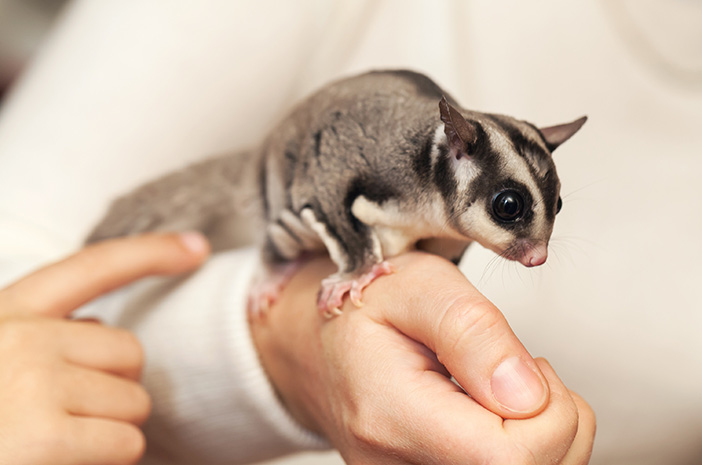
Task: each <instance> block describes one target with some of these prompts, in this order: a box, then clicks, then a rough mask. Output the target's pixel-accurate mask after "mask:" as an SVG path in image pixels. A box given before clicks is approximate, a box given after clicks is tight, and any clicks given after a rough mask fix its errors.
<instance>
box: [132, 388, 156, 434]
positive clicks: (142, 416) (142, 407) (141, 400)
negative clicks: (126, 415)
mask: <svg viewBox="0 0 702 465" xmlns="http://www.w3.org/2000/svg"><path fill="white" fill-rule="evenodd" d="M132 386H133V387H132V392H131V393H130V394H129V397H130V401H131V404H132V405H133V406H134V419H133V422H134V424H136V425H141V424H143V423H144V422H145V421H146V419H147V418H148V417H149V415H150V414H151V409H152V407H153V405H152V401H151V396H150V395H149V393H148V392H147V391H146V389H145V388H144V387H143V386H142V385H141V384H137V383H134V384H133V385H132Z"/></svg>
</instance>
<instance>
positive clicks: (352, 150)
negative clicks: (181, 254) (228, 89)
mask: <svg viewBox="0 0 702 465" xmlns="http://www.w3.org/2000/svg"><path fill="white" fill-rule="evenodd" d="M444 96H446V98H447V101H448V103H449V104H450V105H456V103H455V101H454V100H453V99H452V98H451V97H450V96H448V94H446V92H444V91H443V90H442V89H441V88H439V87H438V86H437V85H436V84H435V83H434V82H433V81H431V80H430V79H429V78H427V77H426V76H423V75H421V74H418V73H414V72H411V71H383V72H371V73H366V74H362V75H360V76H356V77H352V78H349V79H345V80H341V81H337V82H334V83H332V84H330V85H328V86H326V87H324V88H322V89H321V90H320V91H318V92H317V93H315V94H313V95H312V96H311V97H309V98H308V99H306V100H304V101H303V102H301V103H300V104H299V105H298V106H297V107H296V108H294V109H293V111H292V112H291V114H290V115H289V116H288V117H287V118H285V119H284V120H283V121H282V122H281V123H280V124H279V125H278V126H277V127H276V128H274V129H273V131H272V132H271V133H270V135H269V136H268V137H267V138H266V139H265V140H264V141H263V142H262V143H261V145H260V146H259V147H257V148H256V149H254V150H251V151H250V152H247V153H242V154H237V155H235V156H231V155H230V156H222V157H218V158H213V159H210V160H207V161H204V162H202V163H200V164H197V165H193V166H191V167H188V168H185V169H184V170H181V171H179V172H176V173H174V174H171V175H168V176H166V177H164V178H161V179H159V180H156V181H154V182H152V183H149V184H147V185H145V186H143V187H141V188H139V189H138V190H136V191H135V192H133V193H131V194H128V195H127V196H125V197H122V198H121V199H119V200H117V201H116V202H114V204H113V205H112V207H111V208H110V210H109V212H108V214H107V216H106V217H105V219H103V221H102V222H101V223H100V224H99V225H98V226H97V227H96V228H95V230H94V231H93V233H92V234H91V235H90V237H89V238H88V242H94V241H97V240H101V239H105V238H108V237H115V236H121V235H128V234H136V233H141V232H145V231H153V230H158V231H162V230H185V229H198V230H201V231H203V232H205V233H206V234H208V235H211V236H212V235H214V234H215V231H217V230H220V231H221V230H222V228H221V225H222V224H223V223H224V222H227V221H228V222H230V223H231V222H232V220H233V221H234V222H238V223H241V222H246V223H247V224H252V222H251V221H249V220H250V219H251V218H255V219H258V220H261V221H260V222H253V224H258V225H259V228H265V231H266V234H265V238H264V240H262V241H261V244H262V247H263V255H264V260H265V261H266V262H267V263H269V264H272V263H275V262H282V261H288V260H291V259H293V258H294V257H295V256H298V255H299V254H301V253H303V252H305V251H309V250H315V249H320V248H322V246H323V247H324V248H326V249H327V250H329V251H330V253H331V256H332V258H333V259H334V260H335V262H336V263H337V265H338V266H339V274H343V275H349V276H354V275H358V274H360V273H363V272H365V271H367V270H368V269H369V267H371V266H372V265H373V264H376V263H379V262H380V261H382V260H383V259H384V258H386V257H385V256H384V255H387V253H384V252H383V250H386V251H389V250H393V251H394V253H397V252H398V251H402V250H406V249H407V248H410V247H412V246H414V244H415V243H417V242H418V241H419V240H423V239H432V240H431V241H423V243H426V244H431V247H428V248H429V249H430V250H432V251H437V252H439V253H442V252H441V251H442V250H444V251H446V252H443V254H446V255H447V258H451V259H455V258H456V255H460V253H462V251H463V250H464V249H465V247H467V246H468V245H469V244H470V242H471V241H473V240H478V241H479V242H481V243H482V244H483V245H484V246H486V247H488V248H491V249H493V250H496V251H497V252H498V253H504V252H505V250H506V249H507V248H508V247H509V246H511V245H512V246H513V244H514V243H515V241H518V240H521V241H524V240H533V241H541V242H543V241H546V242H547V241H548V236H550V232H551V230H552V227H553V220H554V217H555V209H556V202H557V199H558V191H559V189H560V184H559V182H558V177H557V175H556V171H555V166H554V164H553V161H552V159H551V154H550V151H549V148H548V146H547V141H545V139H544V137H543V135H542V134H540V133H539V131H538V130H537V129H536V128H535V127H534V126H532V125H530V124H528V123H525V122H520V121H518V120H515V119H513V118H510V117H506V116H498V115H488V114H483V113H478V112H474V111H468V110H463V109H460V113H451V114H452V115H462V116H463V117H464V118H465V119H466V120H467V121H468V122H469V125H470V128H471V130H475V131H476V134H477V136H476V138H474V139H473V140H471V141H469V142H470V144H468V142H466V141H463V140H461V139H460V138H454V142H453V143H454V144H459V143H464V144H467V145H466V146H465V147H463V146H460V147H459V146H452V147H449V146H448V145H449V144H450V143H451V142H450V141H449V140H447V138H446V137H445V136H444V135H443V130H444V129H445V127H444V123H443V122H442V121H441V118H440V112H439V106H438V105H439V101H440V100H441V99H442V97H444ZM447 111H448V110H447ZM451 111H452V112H453V111H458V110H457V109H455V108H453V107H452V108H451ZM578 128H579V126H578ZM566 129H567V128H566ZM575 130H577V129H575ZM566 132H567V131H566ZM557 135H558V137H559V140H560V139H564V131H563V130H562V129H561V130H560V131H559V132H558V134H557ZM565 135H566V136H567V134H565ZM571 135H572V134H571ZM568 137H569V136H568ZM565 138H567V137H565ZM468 145H470V146H468ZM525 151H526V152H525ZM457 153H462V155H463V157H460V156H457ZM457 158H458V159H457ZM520 159H522V160H525V161H524V163H523V164H524V166H525V167H529V168H524V169H523V170H521V168H520V167H521V166H522V165H521V164H520V163H522V162H520V161H519V160H520ZM461 163H463V164H461ZM515 167H517V168H515ZM520 170H521V171H520ZM522 171H523V172H522ZM520 173H521V174H520ZM545 173H548V174H547V175H545ZM544 175H545V176H544ZM461 176H463V177H461ZM524 178H527V179H524ZM512 185H518V186H522V188H524V189H527V190H529V191H530V193H528V195H530V196H531V197H534V198H537V197H538V199H539V201H540V202H542V203H546V204H547V205H545V207H543V206H542V207H536V205H537V204H536V202H535V201H534V202H532V203H533V205H529V208H530V209H531V211H530V214H529V215H525V217H524V220H523V221H520V222H519V224H516V223H515V224H510V225H501V224H497V226H496V227H497V228H498V229H497V231H498V232H499V234H498V235H501V236H504V237H503V238H501V239H500V241H497V239H495V240H494V241H493V239H492V237H493V236H496V235H495V234H494V231H493V229H491V228H493V226H495V225H494V224H493V225H492V226H485V224H487V223H486V221H485V218H489V217H490V214H489V212H488V214H486V213H485V211H487V210H490V209H491V207H490V205H489V203H490V202H491V201H492V198H493V197H494V194H495V193H496V192H497V191H498V190H499V189H500V188H502V187H503V186H507V187H508V186H512ZM529 186H533V187H529ZM303 211H307V213H305V214H304V215H303V214H302V212H303ZM479 211H480V212H479ZM539 212H541V213H539ZM492 222H493V223H499V222H497V221H494V219H493V221H492ZM488 223H489V221H488ZM486 228H487V229H486ZM259 231H261V229H259ZM258 236H263V235H261V234H260V233H259V234H258ZM442 241H443V242H445V245H443V246H442V244H441V243H442ZM496 241H497V242H496ZM226 242H227V241H226V240H225V241H224V242H222V241H219V244H221V245H217V244H215V246H216V247H217V248H224V247H229V246H231V245H233V244H231V243H226ZM498 242H499V243H498ZM448 255H451V256H448ZM507 256H508V257H510V258H514V257H511V256H510V255H507Z"/></svg>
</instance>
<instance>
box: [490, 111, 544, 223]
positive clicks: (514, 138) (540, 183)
mask: <svg viewBox="0 0 702 465" xmlns="http://www.w3.org/2000/svg"><path fill="white" fill-rule="evenodd" d="M487 116H488V117H489V118H490V119H491V120H492V121H494V122H495V124H497V125H498V127H499V128H500V129H501V130H502V131H504V133H505V134H506V135H507V137H508V138H509V140H510V141H511V142H512V145H513V146H514V149H515V151H516V153H517V154H518V155H519V156H521V157H522V158H524V160H525V161H526V165H527V167H528V169H529V173H530V175H531V176H532V178H533V179H534V182H535V183H536V185H537V187H538V189H539V192H540V193H541V197H542V198H543V201H544V202H545V203H546V205H544V210H545V212H546V215H545V216H546V219H547V220H549V221H553V219H554V217H555V207H556V202H557V201H558V175H557V174H556V168H555V165H554V163H553V158H552V157H551V154H550V153H549V152H547V151H546V150H544V148H543V147H542V146H541V145H540V144H539V143H538V142H536V141H535V140H533V139H532V138H530V137H528V136H527V135H525V134H524V132H523V131H522V130H521V128H519V127H518V126H517V125H515V123H514V121H512V120H511V118H508V117H505V116H502V115H487ZM522 123H524V124H526V125H527V126H529V127H530V128H533V129H534V131H535V132H534V135H535V136H536V137H540V138H541V139H542V140H543V136H542V135H541V132H540V131H539V130H538V129H537V128H536V127H534V125H532V124H531V123H528V122H526V121H523V122H522ZM530 157H532V158H533V159H534V160H539V161H540V162H542V163H543V165H544V167H545V168H546V169H545V171H542V172H539V171H537V169H536V168H535V167H534V166H533V165H532V163H531V161H530V159H529V158H530ZM537 163H538V162H537Z"/></svg>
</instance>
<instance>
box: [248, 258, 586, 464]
mask: <svg viewBox="0 0 702 465" xmlns="http://www.w3.org/2000/svg"><path fill="white" fill-rule="evenodd" d="M390 261H391V262H392V263H393V265H394V266H395V267H396V270H397V271H396V272H395V273H394V274H392V275H390V276H384V277H381V278H379V279H378V280H376V281H375V282H374V283H373V284H372V285H370V286H369V287H368V288H367V289H366V290H365V292H364V295H363V298H364V305H363V307H362V308H360V309H357V308H355V307H354V306H353V305H351V304H349V303H348V302H347V303H346V304H345V306H344V307H343V310H344V312H343V314H342V315H341V316H338V317H335V318H333V319H331V320H324V319H322V318H320V317H319V315H318V312H317V311H316V308H315V306H314V302H315V297H316V293H317V292H318V289H319V282H320V280H321V279H322V278H324V277H325V276H328V275H329V274H330V272H331V271H333V269H334V267H333V265H332V264H331V263H330V262H329V261H328V260H315V261H312V262H310V263H308V264H306V265H305V266H304V267H303V268H302V269H301V271H300V272H298V273H297V274H296V275H295V277H294V278H293V279H292V281H291V282H290V283H289V285H288V286H287V287H286V289H285V290H284V292H283V295H282V296H281V299H280V301H278V303H277V304H276V305H275V306H274V307H273V308H272V309H271V310H270V311H269V312H268V313H267V314H266V315H265V317H263V318H255V319H253V320H252V321H251V322H250V324H251V329H252V334H253V337H254V341H255V343H256V345H257V347H258V350H259V353H260V356H261V359H262V363H263V365H264V368H265V369H266V370H267V372H268V375H269V377H270V378H271V380H272V382H273V384H274V385H275V386H276V387H277V389H278V393H279V396H280V398H281V400H282V401H283V403H284V404H285V405H286V406H287V408H288V409H289V410H290V412H291V413H292V415H293V416H294V417H295V418H296V419H297V420H298V421H299V422H300V423H302V424H303V425H305V426H306V427H307V428H309V429H310V430H312V431H316V432H317V433H319V434H321V435H323V436H325V437H327V438H328V439H329V441H330V442H331V444H332V445H333V446H334V447H336V448H337V449H338V450H339V451H340V453H341V455H342V456H343V458H344V460H345V461H346V462H347V463H349V464H369V463H383V464H434V463H435V464H465V463H491V464H511V465H513V464H534V465H536V464H538V465H544V464H567V465H575V464H586V463H588V461H589V457H590V453H591V451H592V444H593V440H594V434H595V417H594V414H593V412H592V410H591V408H590V407H589V406H588V405H587V403H585V402H584V401H583V400H582V399H581V398H580V397H579V396H578V395H576V394H575V393H573V392H571V391H569V390H568V389H567V388H566V387H565V386H564V385H563V383H562V382H561V381H560V379H559V378H558V377H557V376H556V374H555V372H554V371H553V369H552V368H551V366H550V365H549V364H548V362H546V360H544V359H536V360H534V359H532V358H531V356H530V355H529V354H528V352H527V351H526V349H525V348H524V347H523V346H522V344H521V343H520V342H519V340H518V339H517V338H516V336H515V335H514V333H513V332H512V330H511V329H510V327H509V325H508V324H507V322H506V321H505V319H504V317H503V316H502V314H501V313H500V312H499V311H498V310H497V308H495V307H494V305H492V304H491V303H490V302H489V301H488V300H487V299H486V298H485V297H483V296H482V295H481V294H480V293H479V292H478V291H477V290H476V289H475V288H474V287H473V286H472V285H471V284H470V283H469V282H468V281H467V280H466V278H465V277H464V276H463V275H462V274H461V273H460V272H459V271H458V269H457V268H456V267H455V266H453V265H452V264H451V263H449V262H447V261H445V260H444V259H442V258H440V257H437V256H434V255H427V254H421V253H411V254H407V255H403V256H400V257H395V258H393V259H391V260H390ZM428 290H431V291H430V292H428ZM506 360H507V361H508V362H507V364H506V365H505V366H506V367H510V366H515V365H516V363H515V361H519V362H521V363H522V364H523V365H521V366H522V367H526V368H524V370H526V371H520V373H522V374H524V376H525V378H527V381H528V378H529V376H533V378H531V381H529V382H527V383H526V384H524V385H521V387H520V386H519V385H518V386H517V388H516V389H509V385H510V383H506V384H507V386H505V385H504V384H505V383H504V381H505V377H504V373H505V370H506V369H505V366H503V367H502V368H498V367H500V366H501V364H502V363H503V362H504V361H506ZM449 372H450V373H451V374H453V376H454V377H455V378H456V380H458V382H459V383H460V384H461V385H462V386H463V387H464V388H465V389H466V391H467V392H468V393H470V395H471V396H472V397H469V396H467V395H465V393H464V392H463V391H462V390H461V389H460V388H459V387H457V386H456V385H455V384H454V383H453V382H451V381H450V379H449V378H450V375H449ZM525 373H526V374H525ZM529 373H531V375H530V374H529ZM501 384H502V385H501ZM524 386H531V388H532V390H533V391H534V393H533V395H531V396H524V395H522V394H520V392H519V391H520V390H523V387H524ZM498 398H499V399H500V401H498ZM508 404H509V405H512V406H516V407H517V408H515V409H512V408H509V407H508ZM505 418H507V419H506V420H505Z"/></svg>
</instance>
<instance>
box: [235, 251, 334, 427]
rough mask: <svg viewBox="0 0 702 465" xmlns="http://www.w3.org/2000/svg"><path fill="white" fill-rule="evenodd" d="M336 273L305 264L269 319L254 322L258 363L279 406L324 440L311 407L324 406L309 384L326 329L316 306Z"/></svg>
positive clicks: (320, 263) (325, 264) (320, 264)
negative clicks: (324, 283)
mask: <svg viewBox="0 0 702 465" xmlns="http://www.w3.org/2000/svg"><path fill="white" fill-rule="evenodd" d="M332 271H333V266H332V265H331V263H330V262H329V261H328V260H324V259H319V260H313V261H310V262H308V263H306V264H305V265H303V267H302V268H301V269H300V270H299V272H298V273H297V274H296V275H295V276H294V277H293V278H292V280H291V281H290V282H289V283H288V285H287V286H286V288H285V289H284V290H283V293H282V294H281V296H280V299H279V300H278V302H276V304H275V305H274V306H273V307H272V308H271V309H270V310H269V311H268V313H267V314H266V315H265V317H263V318H249V328H250V331H251V337H252V340H253V343H254V346H255V348H256V351H257V353H258V357H259V361H260V362H261V366H262V367H263V370H264V371H265V373H266V376H267V377H268V380H269V382H270V384H271V386H272V387H273V389H274V391H275V393H276V395H277V397H278V399H279V401H280V402H281V404H282V405H283V406H284V407H285V409H286V410H287V411H288V413H289V414H290V416H291V417H292V418H293V419H294V420H295V421H296V422H298V423H299V424H300V425H301V426H302V427H304V428H305V429H307V430H308V431H310V432H312V433H315V434H318V435H322V436H323V435H324V431H323V428H322V426H321V423H322V421H320V418H319V415H315V414H314V411H315V410H316V411H317V413H318V414H319V412H320V411H319V409H315V408H312V407H311V406H312V404H314V403H315V402H319V401H321V400H322V399H321V397H320V396H315V394H314V393H315V389H314V383H310V380H311V376H312V374H313V372H314V371H315V367H314V365H315V363H319V361H317V362H315V356H316V355H317V354H319V353H320V351H321V350H322V348H321V345H320V343H319V335H320V331H321V327H322V325H323V324H324V320H323V319H321V317H320V316H319V314H318V313H317V311H316V308H315V305H314V302H315V297H316V294H317V291H318V288H319V283H320V281H321V280H322V279H323V278H324V277H326V276H328V275H329V274H330V273H331V272H332Z"/></svg>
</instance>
